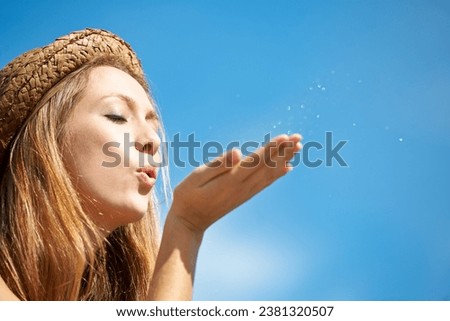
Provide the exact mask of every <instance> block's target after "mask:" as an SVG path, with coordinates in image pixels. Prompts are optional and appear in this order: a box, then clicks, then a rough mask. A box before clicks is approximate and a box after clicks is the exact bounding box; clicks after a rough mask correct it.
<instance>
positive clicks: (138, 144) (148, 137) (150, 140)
mask: <svg viewBox="0 0 450 321" xmlns="http://www.w3.org/2000/svg"><path fill="white" fill-rule="evenodd" d="M160 145H161V138H160V137H159V135H158V132H157V130H155V128H154V127H153V126H151V125H147V126H142V127H141V129H140V131H139V133H138V135H136V141H135V143H134V146H135V148H136V149H137V150H138V151H139V152H141V153H145V154H150V155H152V156H154V155H156V154H157V153H158V150H159V146H160Z"/></svg>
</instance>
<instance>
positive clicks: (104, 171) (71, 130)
mask: <svg viewBox="0 0 450 321" xmlns="http://www.w3.org/2000/svg"><path fill="white" fill-rule="evenodd" d="M158 128H159V120H158V118H157V114H156V111H155V108H154V106H153V105H152V103H151V102H150V99H149V98H148V96H147V93H146V92H145V90H144V89H143V88H142V86H141V85H140V84H139V83H138V82H137V81H136V80H135V79H134V78H133V77H131V76H130V75H129V74H127V73H125V72H123V71H121V70H119V69H117V68H114V67H109V66H101V67H95V68H94V69H92V70H91V72H90V75H89V81H88V84H87V87H86V89H85V91H84V92H83V97H82V98H81V99H80V100H79V102H78V103H77V104H76V105H75V106H74V110H73V113H72V116H71V117H70V119H69V120H68V122H67V141H66V143H67V144H65V145H64V151H63V157H64V161H65V163H66V165H67V167H68V171H69V174H70V175H71V178H72V179H73V181H74V184H75V187H76V189H77V191H78V192H79V193H80V194H81V195H82V199H83V206H84V208H85V210H86V211H87V212H88V213H89V215H91V216H92V218H93V220H94V221H95V222H96V223H97V224H98V225H99V226H101V227H102V228H105V229H106V230H107V231H112V230H114V229H115V228H117V227H119V226H120V225H123V224H127V223H130V222H134V221H137V220H139V219H140V218H142V216H143V215H145V213H146V212H147V209H148V206H149V199H150V194H151V189H152V187H153V185H154V184H155V180H156V176H157V168H156V167H155V166H152V164H153V165H155V163H158V162H159V161H160V159H159V154H158V148H159V145H160V143H161V141H160V138H159V136H158Z"/></svg>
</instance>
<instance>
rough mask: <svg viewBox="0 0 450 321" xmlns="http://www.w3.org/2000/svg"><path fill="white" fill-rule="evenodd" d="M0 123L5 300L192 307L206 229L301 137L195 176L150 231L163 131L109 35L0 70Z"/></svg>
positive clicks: (278, 172) (269, 174)
mask: <svg viewBox="0 0 450 321" xmlns="http://www.w3.org/2000/svg"><path fill="white" fill-rule="evenodd" d="M0 119H1V125H0V143H1V144H0V161H1V162H2V167H1V172H0V175H1V186H0V206H1V212H0V299H4V300H13V299H20V300H145V299H148V300H189V299H191V298H192V286H193V279H194V272H195V264H196V260H197V253H198V249H199V247H200V244H201V242H202V237H203V234H204V232H205V230H206V229H207V228H208V227H209V226H210V225H211V224H213V223H214V222H215V221H217V220H218V219H220V218H221V217H222V216H224V215H226V214H227V213H228V212H230V211H231V210H232V209H234V208H235V207H237V206H239V205H240V204H242V203H243V202H245V201H246V200H248V199H249V198H251V197H252V196H253V195H255V194H256V193H258V192H259V191H260V190H262V189H263V188H265V187H266V186H268V185H269V184H271V183H272V182H273V181H275V180H276V179H278V178H279V177H281V176H283V175H284V174H285V173H287V172H288V171H289V170H290V169H291V167H289V164H288V161H289V160H290V159H291V158H292V157H293V155H294V154H295V153H296V152H298V151H299V150H300V148H301V144H300V140H301V137H300V135H298V134H295V135H291V136H287V135H282V136H279V137H276V138H275V139H274V140H273V141H271V142H270V143H269V144H267V145H266V146H265V147H263V148H260V149H259V150H258V151H256V152H255V153H254V154H252V155H249V156H247V157H245V158H243V157H242V156H241V154H240V152H239V151H238V150H231V151H228V152H226V153H225V154H224V155H222V156H220V157H218V158H217V159H216V160H214V161H213V162H211V163H210V164H207V165H203V166H201V167H199V168H197V169H195V170H194V171H193V172H192V173H191V174H190V175H189V176H188V177H187V178H186V179H185V180H184V181H183V182H182V183H181V184H180V185H179V186H177V187H176V188H175V190H174V194H173V203H172V206H171V208H170V210H169V212H168V214H167V218H166V221H165V224H164V229H163V233H162V237H160V234H159V231H158V221H157V217H158V216H157V208H156V204H157V202H158V201H157V199H156V196H155V193H154V189H153V186H154V184H155V180H156V179H157V176H158V169H161V172H164V171H165V170H166V168H167V167H164V166H163V167H161V168H158V166H157V164H164V162H162V161H161V159H162V155H161V148H160V144H161V140H162V139H164V135H163V130H162V124H161V121H160V117H159V116H158V112H157V110H156V104H155V103H154V101H153V100H152V97H151V94H150V91H149V88H148V85H147V82H146V80H145V77H144V74H143V71H142V68H141V65H140V62H139V60H138V59H137V57H136V56H135V53H134V52H133V51H132V49H131V48H130V47H129V45H128V44H126V43H125V42H124V41H123V40H122V39H120V38H119V37H117V36H116V35H114V34H111V33H109V32H107V31H104V30H94V29H86V30H83V31H79V32H74V33H71V34H69V35H67V36H64V37H61V38H58V39H57V40H56V41H55V42H54V43H52V44H50V45H48V46H45V47H43V48H38V49H35V50H32V51H30V52H28V53H25V54H23V55H22V56H20V57H18V58H16V59H15V60H13V61H12V62H11V63H9V64H8V65H7V66H6V67H5V68H4V69H3V70H1V71H0ZM124 137H127V138H128V139H129V141H130V142H132V144H131V148H130V146H129V144H128V146H125V145H127V144H125V141H124ZM113 160H119V161H120V164H119V165H118V164H116V166H110V165H111V164H112V161H113ZM162 176H163V179H164V176H165V175H164V173H163V175H162Z"/></svg>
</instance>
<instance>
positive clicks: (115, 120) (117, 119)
mask: <svg viewBox="0 0 450 321" xmlns="http://www.w3.org/2000/svg"><path fill="white" fill-rule="evenodd" d="M105 117H106V118H108V119H109V120H110V121H112V122H113V123H117V124H122V123H126V122H127V120H126V118H125V117H123V116H120V115H115V114H108V115H105Z"/></svg>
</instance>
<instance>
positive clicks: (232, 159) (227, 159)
mask: <svg viewBox="0 0 450 321" xmlns="http://www.w3.org/2000/svg"><path fill="white" fill-rule="evenodd" d="M240 160H241V152H240V151H239V150H238V149H231V150H229V151H226V152H225V153H224V154H222V155H221V156H219V157H217V158H216V159H214V160H213V161H212V162H210V163H207V164H204V165H202V166H200V167H197V168H196V169H195V170H194V171H193V172H192V173H191V174H190V175H189V176H188V178H189V179H190V180H191V183H193V184H195V185H196V186H199V187H201V186H203V185H205V184H207V183H208V182H209V181H210V180H212V179H215V178H216V177H217V176H220V175H223V174H224V173H226V172H228V171H230V170H231V169H232V168H233V167H234V166H235V165H236V164H238V163H239V162H240Z"/></svg>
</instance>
